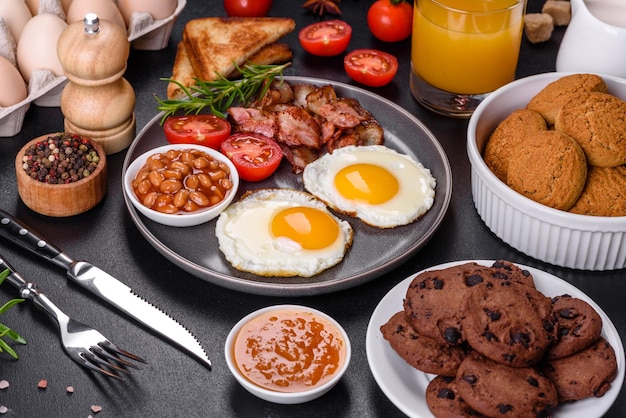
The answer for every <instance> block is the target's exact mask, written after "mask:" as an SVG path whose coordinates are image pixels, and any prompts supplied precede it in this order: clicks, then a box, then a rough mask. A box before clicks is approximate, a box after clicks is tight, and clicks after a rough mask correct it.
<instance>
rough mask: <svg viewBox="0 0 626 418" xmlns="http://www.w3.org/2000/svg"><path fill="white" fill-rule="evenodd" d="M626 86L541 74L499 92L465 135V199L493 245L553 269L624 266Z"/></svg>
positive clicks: (591, 77)
mask: <svg viewBox="0 0 626 418" xmlns="http://www.w3.org/2000/svg"><path fill="white" fill-rule="evenodd" d="M625 115H626V80H625V79H621V78H618V77H613V76H607V75H597V74H578V73H562V72H561V73H559V72H554V73H545V74H538V75H534V76H530V77H526V78H523V79H519V80H516V81H514V82H512V83H509V84H507V85H506V86H504V87H502V88H500V89H498V90H497V91H495V92H494V93H492V94H491V95H490V96H489V97H488V98H487V99H485V100H484V101H483V102H482V103H481V104H480V105H479V106H478V108H477V109H476V111H475V112H474V113H473V115H472V117H471V118H470V121H469V126H468V132H467V153H468V157H469V160H470V164H471V184H472V196H473V199H474V204H475V206H476V210H477V211H478V214H479V215H480V217H481V218H482V220H483V221H484V222H485V224H486V225H487V227H488V228H489V229H490V230H491V231H492V232H493V233H494V234H495V235H497V236H498V237H499V238H500V239H502V240H503V241H504V242H506V243H507V244H509V245H511V246H512V247H514V248H515V249H517V250H519V251H521V252H522V253H524V254H526V255H529V256H531V257H533V258H536V259H538V260H541V261H544V262H547V263H550V264H553V265H556V266H561V267H567V268H573V269H580V270H596V271H600V270H616V269H622V268H624V267H626V118H625Z"/></svg>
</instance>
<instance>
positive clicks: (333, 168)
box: [302, 145, 436, 228]
mask: <svg viewBox="0 0 626 418" xmlns="http://www.w3.org/2000/svg"><path fill="white" fill-rule="evenodd" d="M302 180H303V182H304V187H305V188H306V189H307V190H308V191H309V193H311V194H313V195H315V196H316V197H317V198H318V199H320V200H322V201H324V202H325V203H326V204H327V205H328V206H329V207H331V208H332V209H334V210H335V211H337V212H340V213H343V214H346V215H350V216H355V217H357V218H359V219H361V220H362V221H363V222H364V223H366V224H368V225H371V226H375V227H378V228H393V227H396V226H400V225H406V224H409V223H411V222H413V221H415V220H416V219H418V218H419V217H420V216H422V215H423V214H424V213H426V212H427V211H428V210H429V209H430V208H431V207H432V205H433V202H434V198H435V186H436V181H435V178H434V177H433V176H432V175H431V173H430V170H428V169H427V168H425V167H424V166H423V165H422V164H421V163H419V162H417V161H415V159H413V158H412V157H410V156H408V155H404V154H400V153H398V152H396V151H395V150H392V149H390V148H387V147H385V146H382V145H369V146H347V147H344V148H339V149H336V150H335V151H333V152H332V154H325V155H323V156H322V157H321V158H319V159H317V160H316V161H314V162H312V163H310V164H308V165H307V166H306V168H305V169H304V172H303V173H302Z"/></svg>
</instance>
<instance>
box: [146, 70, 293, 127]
mask: <svg viewBox="0 0 626 418" xmlns="http://www.w3.org/2000/svg"><path fill="white" fill-rule="evenodd" d="M289 65H290V63H286V64H282V65H260V64H251V63H248V64H245V65H244V66H243V68H240V67H239V66H237V65H235V68H236V69H237V71H238V72H239V73H241V78H240V79H238V80H229V79H227V78H226V77H224V76H222V75H220V74H218V79H217V80H214V81H204V80H201V79H199V78H195V82H196V85H195V86H192V87H186V86H183V85H182V84H181V83H180V82H178V81H176V80H172V79H170V78H162V79H161V80H163V81H167V82H170V83H175V84H177V85H178V86H179V87H180V88H181V90H182V91H183V92H184V93H185V95H186V96H187V97H186V98H184V99H166V100H162V99H159V98H158V97H157V96H155V98H156V100H157V102H158V103H159V105H158V107H157V109H158V110H160V111H163V112H165V113H164V115H163V118H162V119H161V124H163V122H165V119H167V118H168V117H169V116H170V115H173V114H174V113H176V112H178V111H183V112H185V114H190V113H196V114H197V113H200V111H201V110H202V109H204V108H206V107H208V108H209V109H211V112H212V113H213V114H215V115H217V116H220V117H223V118H225V117H226V114H225V112H226V109H228V107H230V106H231V105H232V104H233V103H234V102H235V100H238V101H239V102H240V104H241V105H242V106H245V105H247V104H249V103H250V102H251V101H252V100H253V99H254V98H256V97H262V96H263V95H264V94H265V93H266V92H267V90H268V89H269V87H270V84H271V83H270V81H271V80H273V79H274V78H276V77H280V78H281V80H282V76H283V70H284V69H285V68H287V67H288V66H289ZM259 91H260V92H259Z"/></svg>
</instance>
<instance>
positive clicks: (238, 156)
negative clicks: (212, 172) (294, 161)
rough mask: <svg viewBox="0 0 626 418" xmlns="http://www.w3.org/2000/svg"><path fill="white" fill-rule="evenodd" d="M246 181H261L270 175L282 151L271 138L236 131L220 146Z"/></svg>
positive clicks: (281, 156)
mask: <svg viewBox="0 0 626 418" xmlns="http://www.w3.org/2000/svg"><path fill="white" fill-rule="evenodd" d="M220 149H221V151H222V154H224V155H226V156H227V157H228V158H229V159H230V160H231V161H232V162H233V164H234V165H235V167H236V168H237V172H238V173H239V177H241V179H243V180H246V181H261V180H264V179H266V178H268V177H269V176H271V175H272V174H273V173H274V171H276V169H277V168H278V166H279V165H280V161H281V159H282V158H283V151H282V149H281V148H280V145H278V143H277V142H276V141H274V140H273V139H272V138H268V137H266V136H263V135H259V134H251V133H250V134H249V133H238V134H233V135H231V136H229V137H228V138H227V139H226V140H225V141H224V142H222V146H221V148H220Z"/></svg>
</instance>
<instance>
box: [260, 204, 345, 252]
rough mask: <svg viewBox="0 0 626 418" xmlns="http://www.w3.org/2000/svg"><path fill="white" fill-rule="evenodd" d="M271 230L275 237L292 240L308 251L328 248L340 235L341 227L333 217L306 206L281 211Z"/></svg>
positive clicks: (273, 221) (276, 216)
mask: <svg viewBox="0 0 626 418" xmlns="http://www.w3.org/2000/svg"><path fill="white" fill-rule="evenodd" d="M270 228H271V231H272V234H273V235H274V236H275V237H287V238H290V239H292V240H293V241H295V242H297V243H299V244H300V245H301V246H302V248H304V249H307V250H317V249H321V248H326V247H328V246H329V245H331V244H332V243H333V242H335V240H336V239H337V236H338V235H339V226H338V225H337V222H336V221H335V219H333V218H332V216H330V215H329V214H328V213H325V212H323V211H321V210H318V209H315V208H310V207H305V206H298V207H292V208H288V209H284V210H281V211H280V212H278V213H277V214H276V215H275V216H274V218H273V219H272V222H271V227H270Z"/></svg>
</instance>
